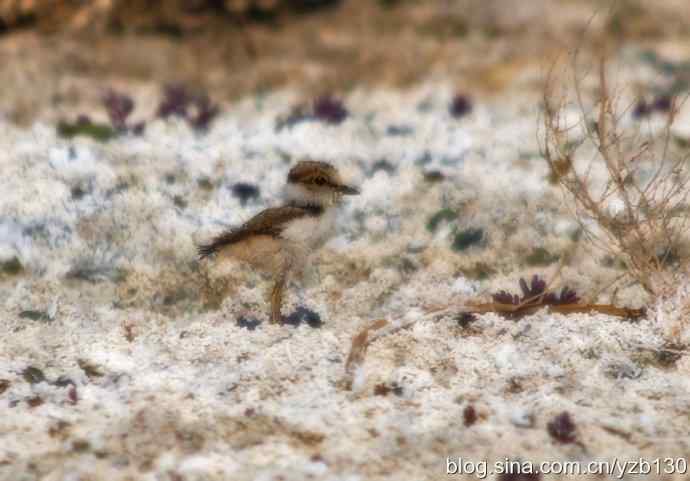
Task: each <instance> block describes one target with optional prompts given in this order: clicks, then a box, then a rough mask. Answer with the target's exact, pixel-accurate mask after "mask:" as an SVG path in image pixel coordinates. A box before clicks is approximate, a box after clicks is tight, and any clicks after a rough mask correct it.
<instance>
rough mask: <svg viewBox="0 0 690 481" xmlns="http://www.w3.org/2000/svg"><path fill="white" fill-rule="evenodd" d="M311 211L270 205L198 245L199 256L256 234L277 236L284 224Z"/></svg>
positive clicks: (201, 256) (208, 254)
mask: <svg viewBox="0 0 690 481" xmlns="http://www.w3.org/2000/svg"><path fill="white" fill-rule="evenodd" d="M311 214H312V213H311V212H310V211H309V210H308V209H302V208H301V207H290V206H286V207H272V208H270V209H266V210H263V211H261V212H259V213H258V214H257V215H255V216H254V217H252V218H251V219H249V220H248V221H247V222H245V223H244V224H242V225H241V226H239V227H237V228H234V229H230V230H228V231H225V232H223V233H221V234H219V235H217V236H216V237H214V238H213V239H212V240H211V241H210V242H209V243H208V244H202V245H200V246H198V249H197V250H198V253H199V258H201V259H203V258H205V257H208V256H210V255H211V254H214V253H216V252H218V251H219V250H220V249H221V248H223V247H225V246H228V245H231V244H234V243H236V242H240V241H242V240H244V239H247V238H249V237H253V236H257V235H268V236H271V237H278V236H279V235H280V234H281V232H282V231H283V229H284V228H285V226H286V224H287V223H288V222H290V221H291V220H294V219H299V218H301V217H306V216H308V215H311Z"/></svg>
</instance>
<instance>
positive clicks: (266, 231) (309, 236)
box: [198, 161, 359, 323]
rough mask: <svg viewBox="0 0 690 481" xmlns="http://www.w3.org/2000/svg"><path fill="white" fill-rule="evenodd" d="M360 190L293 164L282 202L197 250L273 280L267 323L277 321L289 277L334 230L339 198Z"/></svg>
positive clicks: (326, 171)
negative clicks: (242, 264) (232, 262)
mask: <svg viewBox="0 0 690 481" xmlns="http://www.w3.org/2000/svg"><path fill="white" fill-rule="evenodd" d="M357 194H359V190H357V189H356V188H355V187H352V186H349V185H347V184H345V183H343V181H342V178H341V177H340V174H339V172H338V171H337V170H336V168H335V167H333V166H332V165H331V164H328V163H326V162H317V161H301V162H298V163H297V164H296V165H295V166H294V167H293V168H292V169H290V172H289V173H288V177H287V184H286V188H285V196H286V201H287V202H286V204H285V205H283V206H281V207H271V208H269V209H266V210H263V211H261V212H260V213H258V214H257V215H256V216H254V217H252V218H251V219H249V220H248V221H247V222H245V223H244V224H242V225H241V226H239V227H237V228H234V229H230V230H228V231H226V232H223V233H221V234H219V235H218V236H216V237H215V238H213V239H212V240H211V241H210V242H209V243H207V244H203V245H200V246H199V247H198V252H199V257H200V258H201V259H204V258H206V257H209V256H211V255H212V254H217V257H218V258H222V259H237V260H241V261H244V262H246V263H247V264H249V265H250V266H252V267H253V268H255V269H258V270H261V271H264V272H268V273H270V274H271V275H272V277H273V281H274V284H273V289H272V291H271V322H272V323H277V322H280V321H281V320H282V317H281V307H282V304H283V293H284V290H285V285H286V282H287V280H288V277H289V275H290V273H291V272H292V271H294V270H295V269H297V268H300V269H301V268H303V267H304V266H305V265H306V263H307V261H308V258H309V256H310V255H311V254H312V253H314V252H315V251H316V250H318V249H319V248H320V247H321V246H322V245H323V244H324V243H325V242H326V241H327V240H328V239H329V238H330V237H331V235H332V234H333V233H334V232H335V227H336V210H337V207H338V205H339V204H340V203H341V201H342V198H343V196H344V195H357Z"/></svg>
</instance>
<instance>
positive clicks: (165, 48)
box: [0, 0, 690, 125]
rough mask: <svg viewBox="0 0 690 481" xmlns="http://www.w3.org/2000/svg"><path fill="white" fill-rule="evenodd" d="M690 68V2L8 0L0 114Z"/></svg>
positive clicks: (20, 116) (471, 88)
mask: <svg viewBox="0 0 690 481" xmlns="http://www.w3.org/2000/svg"><path fill="white" fill-rule="evenodd" d="M585 31H586V32H587V45H586V46H583V48H584V49H585V50H587V49H595V50H596V51H600V49H601V48H604V47H605V48H610V49H611V50H612V51H614V52H620V51H621V49H624V48H625V47H626V46H627V45H630V44H636V46H637V47H642V48H643V49H645V50H647V51H653V52H655V53H656V54H658V55H659V56H660V57H661V58H663V59H664V61H667V62H671V63H673V64H674V65H677V64H679V63H682V62H684V61H685V60H686V59H690V42H688V40H689V39H690V2H687V1H684V0H619V1H615V2H611V1H596V0H532V1H529V2H525V1H520V0H93V1H79V0H71V1H70V0H64V1H56V0H0V65H1V67H0V85H2V89H0V112H1V115H3V116H5V117H6V118H8V119H10V120H11V121H14V122H16V123H18V124H20V125H25V124H28V123H30V122H32V121H33V120H35V119H36V118H37V117H48V118H51V117H55V116H57V117H59V116H60V115H61V114H63V113H64V112H66V111H67V112H70V111H74V112H80V111H84V109H86V108H88V107H89V105H91V104H98V103H100V102H101V101H102V96H103V91H104V88H106V87H110V88H122V89H126V90H127V91H129V92H137V91H141V90H143V91H146V90H147V89H149V90H151V89H153V90H152V91H153V92H156V93H158V92H160V90H161V89H162V88H163V87H164V86H165V85H171V84H182V85H186V86H188V87H189V88H191V89H193V90H194V91H196V92H203V93H204V94H205V95H208V96H209V97H211V98H213V99H215V100H216V101H218V102H223V101H227V100H233V99H237V98H240V97H243V96H245V95H246V94H249V93H251V94H254V93H261V92H266V91H271V90H275V89H278V88H281V87H292V88H297V89H300V90H301V91H304V92H305V93H306V94H308V95H309V96H310V97H315V96H318V95H323V94H327V93H328V94H345V93H347V92H349V91H351V90H352V89H356V88H360V87H367V86H387V87H406V86H411V85H414V84H417V83H420V82H422V81H428V80H432V81H433V80H440V81H448V80H450V81H452V82H455V83H456V84H457V85H458V88H459V89H464V90H467V91H468V92H471V93H472V94H473V95H484V94H489V95H490V94H492V93H494V92H497V91H502V90H504V89H505V88H506V87H508V86H511V85H514V83H515V82H521V83H522V85H523V86H524V87H529V84H530V83H532V84H533V86H535V87H538V85H539V80H540V78H541V76H542V75H541V74H543V71H544V66H545V65H547V63H546V62H545V59H548V58H550V56H553V55H556V54H558V53H561V52H563V51H564V50H566V49H569V48H573V47H574V46H577V45H579V44H581V43H582V42H581V39H582V35H583V33H584V32H585Z"/></svg>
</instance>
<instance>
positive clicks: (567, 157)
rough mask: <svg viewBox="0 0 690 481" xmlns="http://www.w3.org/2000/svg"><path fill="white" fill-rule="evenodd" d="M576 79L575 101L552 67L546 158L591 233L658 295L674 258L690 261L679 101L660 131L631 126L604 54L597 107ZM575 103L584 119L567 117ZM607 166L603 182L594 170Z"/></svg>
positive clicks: (591, 237)
mask: <svg viewBox="0 0 690 481" xmlns="http://www.w3.org/2000/svg"><path fill="white" fill-rule="evenodd" d="M576 58H577V54H575V55H573V59H572V60H573V61H572V64H571V65H570V69H571V70H572V71H573V72H577V68H576V67H577V66H576ZM573 78H574V80H573V84H574V97H575V99H574V101H572V102H568V101H567V100H566V98H567V96H565V95H556V87H557V85H556V80H555V75H554V70H553V69H552V70H551V72H550V73H549V75H548V78H547V82H546V86H545V89H544V114H543V115H544V118H543V132H542V133H541V134H542V135H541V139H540V140H541V141H542V153H543V156H544V158H545V159H546V162H547V163H548V165H549V167H550V169H551V172H552V178H554V179H555V180H556V181H557V182H558V183H559V185H560V186H561V187H562V189H563V190H564V191H565V192H566V193H567V194H569V197H571V198H572V200H573V201H574V202H573V205H572V210H573V212H574V214H575V217H576V218H577V220H578V221H579V223H580V225H581V227H582V229H583V232H584V233H585V235H586V238H587V239H588V240H590V241H591V242H592V243H593V244H594V245H596V246H598V247H600V248H602V249H603V250H605V251H607V252H609V253H610V254H611V255H612V256H613V257H614V258H618V259H621V260H622V261H623V262H624V263H625V266H626V271H627V273H628V274H629V276H630V277H632V278H633V279H634V280H636V281H637V282H639V284H640V285H641V286H642V287H643V288H644V289H645V291H647V292H648V293H649V294H650V295H651V296H652V298H658V297H659V296H662V295H664V294H665V293H667V292H668V291H669V289H670V288H671V287H672V285H671V284H672V280H671V279H672V276H671V275H670V273H671V271H672V270H673V267H674V266H672V265H671V264H673V263H676V264H677V266H676V267H683V265H687V263H688V259H687V258H682V254H681V253H680V252H679V251H678V249H677V247H678V245H679V241H680V239H681V238H682V237H683V236H684V235H685V234H686V233H687V230H688V219H689V217H690V216H689V215H688V195H689V191H688V181H689V179H690V175H689V174H690V173H689V171H688V170H689V169H688V165H689V164H688V155H687V152H685V153H683V152H681V151H680V150H679V149H675V148H674V146H673V145H672V142H671V140H672V134H671V127H672V125H673V123H674V121H675V119H676V116H677V113H678V108H679V105H680V104H679V103H678V102H675V101H674V102H672V105H671V108H670V109H669V111H668V114H667V116H666V119H665V123H664V126H663V128H662V129H661V132H660V133H654V132H653V131H652V129H649V130H646V131H643V130H642V129H641V128H640V127H639V124H638V126H630V125H627V124H626V122H625V121H626V114H627V113H628V110H629V109H630V105H627V106H623V105H621V103H622V100H621V95H620V93H621V92H616V93H612V92H611V90H610V87H609V80H608V78H607V69H606V63H605V62H604V61H603V60H602V62H601V63H600V65H599V72H598V93H597V94H596V99H595V103H594V106H593V110H592V111H588V109H587V107H585V100H584V92H583V79H582V78H581V77H578V76H577V74H575V75H574V77H573ZM560 87H561V88H562V84H561V85H560ZM573 105H574V106H575V107H576V108H577V111H578V117H579V119H578V121H577V122H575V123H572V122H570V123H568V121H567V120H566V114H567V109H568V108H569V107H571V106H573ZM587 144H589V145H590V146H593V147H594V156H593V158H591V159H590V160H589V161H588V162H585V165H582V164H581V163H580V162H578V160H579V158H578V157H577V154H578V151H580V149H581V148H582V147H583V146H585V145H587ZM602 167H603V172H604V182H603V185H598V184H597V182H596V180H595V179H594V178H593V174H594V173H595V171H596V170H597V169H601V168H602ZM672 261H673V262H672Z"/></svg>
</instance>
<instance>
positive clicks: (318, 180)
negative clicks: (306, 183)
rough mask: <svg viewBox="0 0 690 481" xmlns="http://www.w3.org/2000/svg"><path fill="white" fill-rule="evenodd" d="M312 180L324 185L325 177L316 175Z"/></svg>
mask: <svg viewBox="0 0 690 481" xmlns="http://www.w3.org/2000/svg"><path fill="white" fill-rule="evenodd" d="M314 182H316V185H325V184H326V179H325V178H324V177H317V178H316V180H315V181H314Z"/></svg>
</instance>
